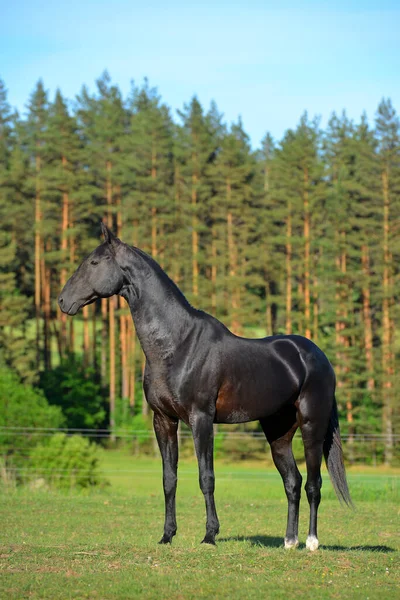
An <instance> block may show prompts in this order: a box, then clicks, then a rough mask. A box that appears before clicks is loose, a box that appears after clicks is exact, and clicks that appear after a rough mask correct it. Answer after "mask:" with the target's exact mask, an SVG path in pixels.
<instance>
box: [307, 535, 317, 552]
mask: <svg viewBox="0 0 400 600" xmlns="http://www.w3.org/2000/svg"><path fill="white" fill-rule="evenodd" d="M318 546H319V542H318V538H316V537H315V535H309V536H308V538H307V540H306V548H308V549H309V550H310V551H311V552H315V550H318Z"/></svg>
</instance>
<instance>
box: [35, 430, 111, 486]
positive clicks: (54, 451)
mask: <svg viewBox="0 0 400 600" xmlns="http://www.w3.org/2000/svg"><path fill="white" fill-rule="evenodd" d="M100 452H101V449H100V448H99V447H98V446H96V444H94V443H92V442H90V441H89V440H88V439H86V438H84V437H82V436H80V435H73V436H71V437H68V436H67V435H66V434H65V433H56V434H55V435H53V436H51V437H50V438H49V440H48V442H47V443H43V444H40V445H38V446H36V447H35V448H34V449H33V450H32V451H31V455H30V460H29V466H30V473H31V476H32V474H33V475H34V477H36V478H37V479H39V478H40V479H42V480H44V481H45V482H46V483H47V484H49V485H50V486H53V487H57V488H63V489H68V488H72V487H78V488H87V487H91V486H97V485H101V484H105V483H106V482H105V480H104V479H103V478H102V476H101V474H100V470H99V459H100Z"/></svg>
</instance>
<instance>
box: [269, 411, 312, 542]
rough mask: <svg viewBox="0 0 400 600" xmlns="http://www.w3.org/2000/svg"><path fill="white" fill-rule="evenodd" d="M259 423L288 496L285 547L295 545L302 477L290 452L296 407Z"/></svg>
mask: <svg viewBox="0 0 400 600" xmlns="http://www.w3.org/2000/svg"><path fill="white" fill-rule="evenodd" d="M260 423H261V427H262V428H263V430H264V433H265V436H266V438H267V440H268V442H269V444H270V446H271V453H272V458H273V461H274V463H275V466H276V468H277V469H278V471H279V473H280V474H281V477H282V480H283V485H284V487H285V492H286V496H287V499H288V517H287V528H286V535H285V548H296V547H297V546H298V545H299V540H298V537H297V536H298V530H299V505H300V495H301V482H302V477H301V475H300V472H299V470H298V468H297V465H296V462H295V460H294V456H293V452H292V439H293V436H294V434H295V431H296V429H297V427H298V423H297V421H296V409H295V407H294V406H290V407H287V408H286V409H285V412H282V413H281V414H277V415H274V416H272V417H269V418H268V419H261V420H260Z"/></svg>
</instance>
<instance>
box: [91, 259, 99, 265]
mask: <svg viewBox="0 0 400 600" xmlns="http://www.w3.org/2000/svg"><path fill="white" fill-rule="evenodd" d="M90 264H91V265H98V264H99V263H98V261H97V260H91V261H90Z"/></svg>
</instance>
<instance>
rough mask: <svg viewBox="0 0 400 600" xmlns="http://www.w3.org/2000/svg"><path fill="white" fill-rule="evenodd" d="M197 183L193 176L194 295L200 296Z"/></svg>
mask: <svg viewBox="0 0 400 600" xmlns="http://www.w3.org/2000/svg"><path fill="white" fill-rule="evenodd" d="M197 182H198V178H197V175H196V174H193V176H192V210H193V217H192V280H193V295H194V296H198V293H199V263H198V253H199V234H198V232H197V227H198V222H197V215H196V211H197Z"/></svg>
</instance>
